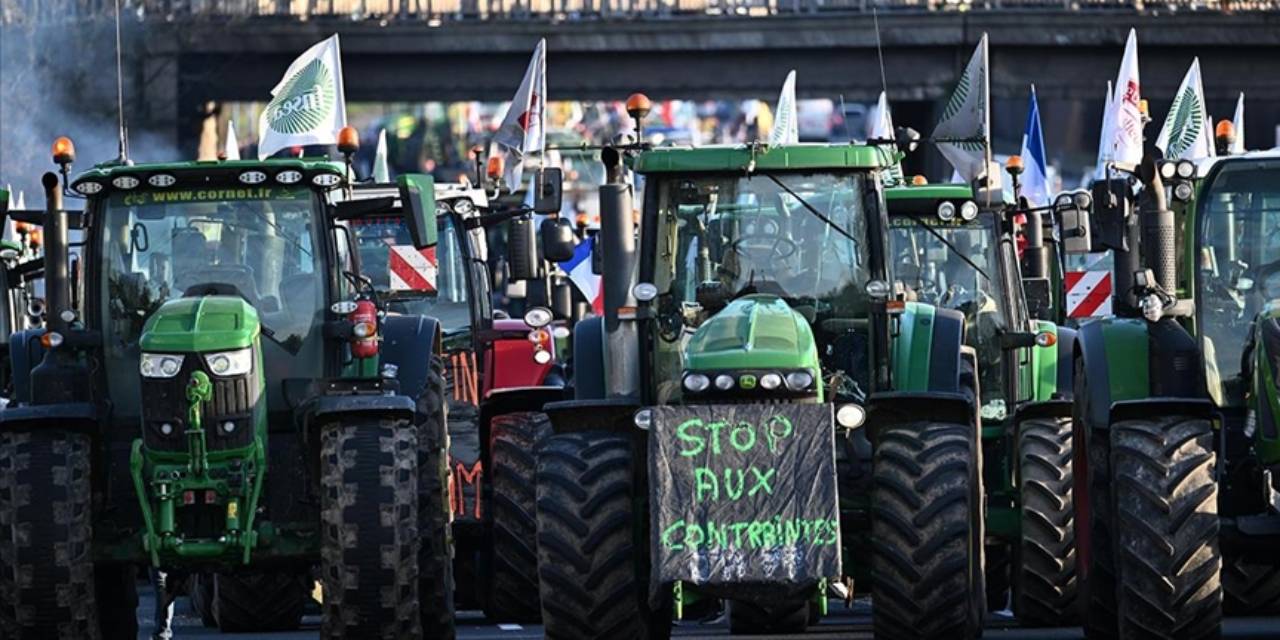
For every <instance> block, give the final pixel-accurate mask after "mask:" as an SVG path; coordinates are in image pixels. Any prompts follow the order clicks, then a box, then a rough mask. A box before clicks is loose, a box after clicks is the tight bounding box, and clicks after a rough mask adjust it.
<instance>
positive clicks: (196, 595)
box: [187, 572, 218, 628]
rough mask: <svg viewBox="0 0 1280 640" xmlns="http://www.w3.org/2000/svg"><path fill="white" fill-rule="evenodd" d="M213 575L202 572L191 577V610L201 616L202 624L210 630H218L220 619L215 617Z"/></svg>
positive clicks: (189, 594) (189, 595)
mask: <svg viewBox="0 0 1280 640" xmlns="http://www.w3.org/2000/svg"><path fill="white" fill-rule="evenodd" d="M213 588H214V587H213V574H212V573H205V572H200V573H197V574H195V575H193V576H191V587H190V592H189V593H188V594H187V596H188V597H189V598H190V599H191V610H192V611H193V612H194V613H195V614H196V615H198V616H200V624H203V625H204V626H206V627H209V628H217V626H218V619H217V618H215V617H213Z"/></svg>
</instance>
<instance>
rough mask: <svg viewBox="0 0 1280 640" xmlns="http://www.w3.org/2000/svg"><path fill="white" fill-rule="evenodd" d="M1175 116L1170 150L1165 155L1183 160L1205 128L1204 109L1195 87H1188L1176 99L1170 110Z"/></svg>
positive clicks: (1170, 135)
mask: <svg viewBox="0 0 1280 640" xmlns="http://www.w3.org/2000/svg"><path fill="white" fill-rule="evenodd" d="M1169 111H1170V113H1172V114H1173V126H1172V128H1171V129H1170V131H1171V133H1170V134H1169V149H1168V152H1167V153H1165V156H1166V157H1169V158H1181V157H1182V154H1183V153H1185V152H1186V151H1187V150H1189V149H1190V148H1191V145H1193V144H1195V143H1196V140H1198V139H1199V138H1200V129H1201V128H1202V127H1203V126H1204V108H1203V107H1202V106H1201V104H1200V98H1199V96H1197V95H1196V90H1195V88H1193V87H1187V88H1186V90H1185V91H1183V92H1182V93H1181V94H1178V97H1177V98H1175V99H1174V101H1173V106H1172V107H1170V109H1169Z"/></svg>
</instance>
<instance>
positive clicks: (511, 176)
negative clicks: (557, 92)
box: [489, 40, 547, 189]
mask: <svg viewBox="0 0 1280 640" xmlns="http://www.w3.org/2000/svg"><path fill="white" fill-rule="evenodd" d="M546 101H547V41H546V40H539V41H538V47H537V48H536V49H534V50H533V59H531V60H529V68H528V69H527V70H526V71H525V72H524V80H522V81H521V82H520V88H519V89H517V90H516V96H515V98H512V100H511V106H509V107H507V115H506V116H505V117H503V119H502V126H500V127H498V132H497V133H495V134H494V135H493V144H492V145H491V146H490V147H489V155H491V156H492V155H494V154H502V156H503V176H502V179H503V181H504V182H506V184H507V187H508V188H510V189H515V188H516V187H518V186H519V185H520V174H521V172H522V170H523V168H524V159H525V158H526V157H528V156H530V155H532V154H536V153H541V152H542V150H543V149H544V148H546V146H547V129H546Z"/></svg>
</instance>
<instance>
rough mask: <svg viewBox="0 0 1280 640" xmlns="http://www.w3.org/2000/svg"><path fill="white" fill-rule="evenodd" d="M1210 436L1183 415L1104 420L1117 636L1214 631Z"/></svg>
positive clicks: (1216, 592)
mask: <svg viewBox="0 0 1280 640" xmlns="http://www.w3.org/2000/svg"><path fill="white" fill-rule="evenodd" d="M1213 438H1214V432H1213V428H1212V426H1211V425H1210V423H1209V421H1208V420H1205V419H1202V418H1191V417H1187V416H1164V417H1160V418H1156V419H1144V420H1127V421H1121V422H1117V423H1116V424H1114V425H1112V433H1111V446H1112V456H1111V459H1112V462H1113V463H1114V470H1113V474H1114V477H1115V483H1114V485H1113V486H1112V488H1113V490H1114V491H1115V510H1116V514H1117V516H1118V522H1117V526H1116V532H1117V533H1118V537H1117V538H1116V542H1117V545H1116V551H1117V557H1118V560H1119V562H1118V569H1119V573H1118V577H1119V585H1120V591H1119V593H1118V601H1117V604H1118V609H1117V611H1118V612H1119V615H1120V633H1121V636H1122V637H1142V638H1160V639H1169V640H1172V639H1174V638H1177V639H1178V640H1199V639H1202V638H1203V639H1209V638H1218V637H1220V636H1221V632H1222V586H1221V583H1220V581H1219V571H1220V569H1221V566H1222V558H1221V555H1220V553H1219V550H1218V513H1217V511H1218V500H1217V489H1218V488H1217V483H1216V480H1215V478H1214V475H1213V460H1214V457H1215V454H1214V441H1213Z"/></svg>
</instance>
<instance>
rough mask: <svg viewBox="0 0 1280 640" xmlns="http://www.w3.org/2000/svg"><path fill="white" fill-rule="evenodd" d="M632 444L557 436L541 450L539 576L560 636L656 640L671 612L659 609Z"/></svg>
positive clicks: (547, 617) (606, 436) (550, 623)
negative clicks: (651, 598)
mask: <svg viewBox="0 0 1280 640" xmlns="http://www.w3.org/2000/svg"><path fill="white" fill-rule="evenodd" d="M638 463H639V461H637V460H635V459H634V457H633V454H632V449H631V441H630V440H629V439H627V438H625V437H622V436H618V435H614V434H611V433H602V432H584V433H573V434H557V435H553V436H550V437H548V438H547V439H546V440H544V441H543V443H542V446H541V447H540V448H539V450H538V477H537V484H538V503H537V519H538V578H539V585H540V589H541V601H542V621H543V624H544V625H545V626H544V629H545V633H546V637H547V638H551V639H553V640H570V639H573V640H576V639H582V640H588V639H596V638H608V639H609V640H636V639H639V640H655V639H662V638H668V637H670V635H671V618H670V613H669V612H667V611H663V610H658V611H651V610H650V609H649V605H648V595H649V594H648V588H647V584H646V579H647V578H648V576H647V568H646V565H647V562H644V558H643V556H644V555H646V554H647V552H648V547H647V539H645V538H637V532H638V531H643V530H645V529H646V527H645V526H644V525H646V524H647V522H646V521H645V515H644V514H643V513H635V512H634V503H633V498H634V497H635V493H636V491H637V490H638V488H637V487H635V486H633V479H632V465H633V464H638Z"/></svg>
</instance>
